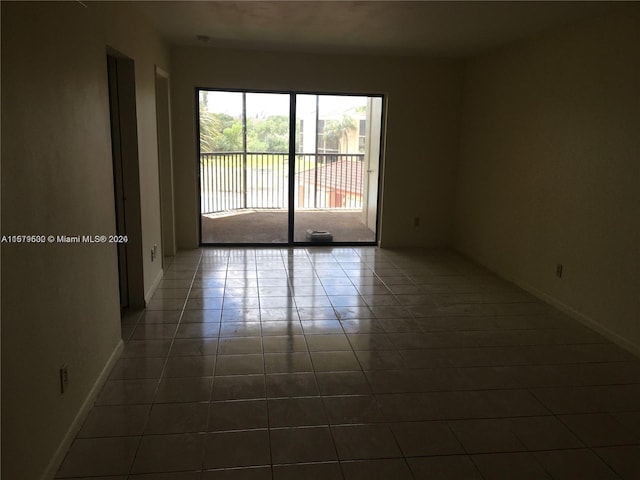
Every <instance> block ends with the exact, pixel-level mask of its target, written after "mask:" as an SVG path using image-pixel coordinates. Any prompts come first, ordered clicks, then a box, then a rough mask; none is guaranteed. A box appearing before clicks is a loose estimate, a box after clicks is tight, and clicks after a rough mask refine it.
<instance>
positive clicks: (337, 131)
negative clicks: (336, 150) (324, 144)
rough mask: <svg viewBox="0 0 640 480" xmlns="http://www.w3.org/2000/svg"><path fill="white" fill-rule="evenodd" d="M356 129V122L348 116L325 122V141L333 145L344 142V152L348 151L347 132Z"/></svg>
mask: <svg viewBox="0 0 640 480" xmlns="http://www.w3.org/2000/svg"><path fill="white" fill-rule="evenodd" d="M355 128H356V122H355V120H354V119H353V118H351V117H350V116H349V115H344V116H343V117H342V119H341V120H327V121H326V122H325V124H324V131H323V133H324V136H325V138H326V139H327V141H332V142H335V143H339V142H342V140H343V139H344V141H345V151H348V145H347V142H348V138H349V131H350V130H354V129H355Z"/></svg>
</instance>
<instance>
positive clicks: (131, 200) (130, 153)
mask: <svg viewBox="0 0 640 480" xmlns="http://www.w3.org/2000/svg"><path fill="white" fill-rule="evenodd" d="M107 74H108V81H109V112H110V121H111V152H112V157H113V184H114V204H115V214H116V215H115V217H116V234H117V235H119V236H120V235H126V236H127V238H128V241H127V242H126V243H118V244H117V248H118V273H119V284H120V309H121V312H122V316H123V318H124V317H125V316H126V315H127V313H128V309H139V308H144V306H145V300H144V276H143V265H142V227H141V225H142V224H141V219H142V218H141V217H142V215H141V207H140V174H139V168H138V130H137V115H136V96H135V69H134V63H133V60H132V59H130V58H128V57H126V56H124V55H122V54H120V53H119V52H116V51H115V50H112V49H110V50H109V52H108V55H107Z"/></svg>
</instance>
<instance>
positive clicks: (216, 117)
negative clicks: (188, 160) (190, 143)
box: [200, 104, 242, 153]
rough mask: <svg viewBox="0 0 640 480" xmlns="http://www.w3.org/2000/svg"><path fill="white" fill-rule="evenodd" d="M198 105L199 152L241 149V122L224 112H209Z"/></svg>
mask: <svg viewBox="0 0 640 480" xmlns="http://www.w3.org/2000/svg"><path fill="white" fill-rule="evenodd" d="M203 107H204V105H203V104H201V105H200V152H202V153H210V152H240V151H242V122H241V121H240V120H239V119H236V118H233V117H232V116H231V115H227V114H226V113H211V112H209V111H207V110H206V108H203Z"/></svg>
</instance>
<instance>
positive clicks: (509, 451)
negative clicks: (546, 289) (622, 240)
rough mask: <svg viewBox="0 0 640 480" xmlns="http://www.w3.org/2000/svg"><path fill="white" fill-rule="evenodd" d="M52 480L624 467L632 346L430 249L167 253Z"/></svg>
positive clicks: (449, 475)
mask: <svg viewBox="0 0 640 480" xmlns="http://www.w3.org/2000/svg"><path fill="white" fill-rule="evenodd" d="M123 334H124V336H125V340H126V341H125V348H124V352H123V354H122V358H121V359H120V360H119V361H118V363H117V364H116V366H115V368H114V369H113V372H112V373H111V376H110V378H109V380H108V381H107V383H106V384H105V386H104V389H103V391H102V392H101V394H100V396H99V398H98V400H97V402H96V406H95V407H94V408H93V410H92V411H91V413H90V415H89V417H88V418H87V420H86V422H85V424H84V426H83V428H82V430H81V431H80V433H79V434H78V437H77V439H76V440H75V442H74V443H73V445H72V446H71V448H70V450H69V452H68V454H67V456H66V458H65V460H64V462H63V464H62V466H61V467H60V470H59V472H58V478H85V479H88V478H102V479H103V480H104V479H111V480H115V479H120V480H123V479H129V480H136V479H138V480H142V479H150V480H151V479H153V480H179V479H189V480H196V479H201V480H207V479H247V480H251V479H277V480H282V479H301V480H306V479H323V480H325V479H326V480H331V479H348V480H350V479H378V478H379V479H392V480H396V479H465V480H471V479H485V480H491V479H513V478H551V479H580V480H585V479H620V478H622V479H628V480H631V479H634V480H637V479H638V478H640V360H639V359H638V358H636V357H634V356H632V355H631V354H629V353H627V352H626V351H624V350H622V349H621V348H618V347H617V346H615V345H613V344H612V343H610V342H608V341H607V340H605V339H604V338H603V337H601V336H600V335H598V334H596V333H594V332H593V331H591V330H589V329H587V328H585V327H584V326H581V325H580V324H578V323H576V322H575V321H573V320H571V319H569V318H568V317H566V316H565V315H563V314H561V313H560V312H558V311H557V310H555V309H553V308H552V307H550V306H548V305H546V304H544V303H542V302H540V301H538V300H536V299H535V298H533V297H532V296H530V295H528V294H527V293H526V292H523V291H522V290H520V289H518V288H517V287H515V286H513V285H512V284H509V283H507V282H505V281H503V280H501V279H499V278H497V277H496V276H494V275H492V274H491V273H490V272H488V271H486V270H483V269H481V268H478V267H477V266H474V265H473V264H471V263H469V262H467V261H466V260H464V259H463V258H461V257H459V256H457V255H456V254H454V253H452V252H448V251H420V250H412V251H406V250H405V251H393V250H381V249H378V248H374V247H365V248H313V249H304V248H280V249H255V248H252V249H240V248H238V249H232V248H226V249H220V248H213V249H201V250H195V251H191V252H183V253H180V254H178V255H177V256H176V257H175V258H174V259H172V261H171V263H170V264H169V265H168V266H167V267H166V269H165V276H164V279H163V280H162V283H161V285H160V288H159V289H158V290H157V292H156V294H155V296H154V297H153V299H152V301H151V302H150V304H149V308H148V309H147V310H146V311H144V312H142V313H141V314H140V315H138V316H136V317H134V318H131V319H127V320H126V321H125V323H124V324H123Z"/></svg>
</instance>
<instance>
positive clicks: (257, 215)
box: [199, 90, 290, 244]
mask: <svg viewBox="0 0 640 480" xmlns="http://www.w3.org/2000/svg"><path fill="white" fill-rule="evenodd" d="M199 100H200V103H199V106H200V115H199V118H200V162H199V167H200V212H201V215H200V231H201V243H232V244H235V243H288V241H289V234H288V232H289V217H288V213H287V212H288V205H289V197H288V195H289V186H288V179H289V136H290V135H289V123H290V121H289V104H290V95H289V94H281V93H252V92H226V91H225V92H222V91H207V90H201V91H200V94H199Z"/></svg>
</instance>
